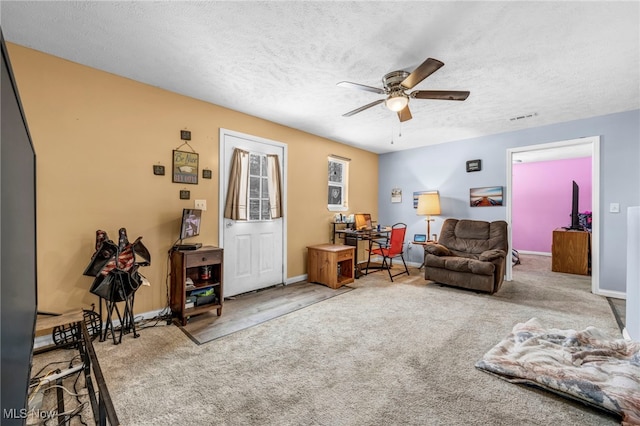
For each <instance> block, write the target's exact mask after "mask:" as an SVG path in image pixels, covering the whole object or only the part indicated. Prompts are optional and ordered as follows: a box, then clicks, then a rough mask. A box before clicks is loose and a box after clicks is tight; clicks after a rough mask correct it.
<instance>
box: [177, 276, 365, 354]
mask: <svg viewBox="0 0 640 426" xmlns="http://www.w3.org/2000/svg"><path fill="white" fill-rule="evenodd" d="M351 290H354V288H352V287H348V286H342V287H340V288H337V289H331V288H329V287H326V286H324V285H320V284H312V283H307V282H299V283H294V284H289V285H279V286H274V287H269V288H266V289H262V290H258V291H254V292H250V293H245V294H241V295H238V296H234V297H232V298H230V299H225V301H224V304H223V311H222V316H220V317H218V316H217V314H216V313H215V310H214V311H211V312H208V313H206V314H202V315H198V316H196V317H193V318H191V319H190V321H189V323H188V324H187V325H186V326H184V327H180V329H181V330H182V331H183V332H184V333H185V334H186V335H187V336H189V338H190V339H191V340H193V341H194V342H195V343H197V344H198V345H201V344H203V343H207V342H211V341H213V340H216V339H219V338H220V337H223V336H227V335H229V334H232V333H235V332H238V331H240V330H245V329H247V328H250V327H253V326H256V325H258V324H262V323H264V322H267V321H270V320H272V319H274V318H278V317H281V316H283V315H287V314H290V313H292V312H295V311H297V310H299V309H303V308H306V307H308V306H311V305H314V304H316V303H319V302H322V301H324V300H327V299H331V298H333V297H336V296H339V295H341V294H344V293H346V292H349V291H351Z"/></svg>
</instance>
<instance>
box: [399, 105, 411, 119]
mask: <svg viewBox="0 0 640 426" xmlns="http://www.w3.org/2000/svg"><path fill="white" fill-rule="evenodd" d="M398 118H399V119H400V122H404V121H408V120H411V118H412V116H411V111H409V105H407V106H406V107H404V109H401V110H400V111H398Z"/></svg>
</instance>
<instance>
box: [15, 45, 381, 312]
mask: <svg viewBox="0 0 640 426" xmlns="http://www.w3.org/2000/svg"><path fill="white" fill-rule="evenodd" d="M8 50H9V55H10V59H11V63H12V66H13V70H14V73H15V76H16V80H17V85H18V90H19V92H20V97H21V100H22V105H23V108H24V111H25V115H26V117H27V121H28V125H29V130H30V132H31V137H32V139H33V143H34V146H35V149H36V161H37V166H36V167H37V169H36V170H37V221H38V222H37V226H38V248H37V250H38V309H39V310H44V311H54V312H63V311H67V310H70V309H74V308H89V307H90V304H91V303H95V302H97V301H98V298H97V296H94V295H92V294H91V293H89V287H90V285H91V283H92V281H93V280H92V278H91V277H86V276H83V275H82V272H83V271H84V269H85V267H86V266H87V264H88V262H89V259H90V257H91V255H92V254H93V251H94V244H95V231H96V230H97V229H103V230H105V231H107V232H108V233H109V236H110V238H111V239H113V240H114V241H116V240H117V234H118V229H119V228H121V227H125V228H126V229H127V231H128V235H129V239H130V240H131V241H133V240H134V239H135V238H136V237H138V236H142V237H143V242H144V244H145V245H146V246H147V248H148V249H149V251H150V252H151V256H152V263H151V266H149V267H145V268H142V269H141V272H142V273H143V274H144V275H145V276H146V277H147V279H148V280H149V281H150V282H151V287H143V288H141V289H140V290H138V292H137V293H136V303H135V305H136V306H135V308H136V309H135V310H136V312H137V313H141V312H148V311H151V310H154V309H161V308H163V307H165V306H166V305H167V301H166V294H167V292H166V285H167V274H168V270H167V251H168V250H169V248H170V247H171V245H172V244H173V243H174V241H175V240H176V238H177V235H178V230H179V226H180V225H179V217H180V215H181V212H182V208H185V207H191V208H192V207H193V200H195V199H206V200H207V211H206V212H204V213H203V219H202V223H203V228H202V230H201V236H200V238H199V241H201V242H203V243H205V244H212V245H217V244H218V221H219V215H218V202H219V199H218V198H219V196H218V192H219V191H218V185H219V177H218V175H217V173H218V170H219V167H218V152H219V129H220V128H226V129H229V130H234V131H238V132H243V133H247V134H250V135H255V136H259V137H263V138H267V139H271V140H275V141H279V142H282V143H285V144H287V146H288V156H289V164H288V170H287V173H288V193H287V196H288V204H287V209H288V215H287V216H288V217H286V218H285V219H286V221H287V226H288V241H287V250H288V259H287V262H288V263H287V264H288V271H287V277H298V276H300V275H302V274H305V273H306V246H308V245H311V244H319V243H324V242H329V238H330V225H329V222H330V221H331V219H332V218H333V213H332V212H329V211H328V210H327V207H326V203H327V156H328V155H329V154H336V155H340V156H344V157H348V158H351V159H352V161H351V163H350V183H349V204H350V213H353V212H357V211H368V212H371V213H372V214H373V217H374V218H375V217H377V202H378V185H377V179H378V156H377V155H376V154H373V153H370V152H367V151H363V150H360V149H356V148H352V147H349V146H346V145H343V144H340V143H337V142H334V141H331V140H328V139H324V138H321V137H318V136H314V135H311V134H308V133H305V132H301V131H298V130H295V129H292V128H289V127H285V126H282V125H278V124H275V123H272V122H269V121H265V120H262V119H259V118H256V117H253V116H249V115H246V114H242V113H239V112H236V111H233V110H229V109H226V108H222V107H220V106H217V105H213V104H210V103H206V102H203V101H199V100H196V99H193V98H189V97H186V96H182V95H178V94H175V93H172V92H168V91H165V90H161V89H158V88H156V87H152V86H149V85H146V84H142V83H139V82H136V81H133V80H129V79H126V78H122V77H118V76H115V75H113V74H109V73H106V72H103V71H99V70H96V69H93V68H89V67H86V66H82V65H79V64H76V63H73V62H69V61H66V60H63V59H60V58H57V57H54V56H51V55H47V54H44V53H41V52H38V51H35V50H32V49H28V48H25V47H22V46H19V45H15V44H11V43H8ZM182 129H187V130H190V131H191V135H192V140H191V146H192V147H193V148H194V149H195V150H196V152H198V154H199V155H200V158H199V160H200V168H201V169H202V168H209V169H211V170H212V171H213V179H210V180H209V179H202V178H201V177H200V178H199V183H198V185H184V184H178V183H172V182H171V158H172V150H173V149H175V148H177V147H178V146H179V145H181V144H182V141H181V140H180V137H179V135H180V132H179V131H180V130H182ZM154 164H161V165H164V166H165V171H166V174H165V175H164V176H155V175H153V172H152V165H154ZM181 189H188V190H190V191H191V200H180V199H179V191H180V190H181Z"/></svg>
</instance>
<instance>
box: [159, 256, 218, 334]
mask: <svg viewBox="0 0 640 426" xmlns="http://www.w3.org/2000/svg"><path fill="white" fill-rule="evenodd" d="M222 266H223V250H222V249H221V248H218V247H213V246H204V247H202V248H200V249H198V250H175V251H172V252H171V291H170V301H169V305H170V306H171V312H172V313H173V316H174V317H176V318H178V320H180V321H181V323H182V325H186V324H187V320H188V319H189V317H191V316H192V315H198V314H201V313H203V312H207V311H210V310H212V309H217V311H218V312H217V313H218V316H220V315H222V302H223V297H224V296H223V280H222V271H223V269H222ZM191 283H193V284H191Z"/></svg>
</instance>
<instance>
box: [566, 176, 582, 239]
mask: <svg viewBox="0 0 640 426" xmlns="http://www.w3.org/2000/svg"><path fill="white" fill-rule="evenodd" d="M579 197H580V187H579V186H578V184H577V183H576V181H575V180H574V181H573V194H572V196H571V226H570V227H569V229H575V230H579V231H582V230H583V228H582V226H580V216H579V215H578V199H579Z"/></svg>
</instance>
